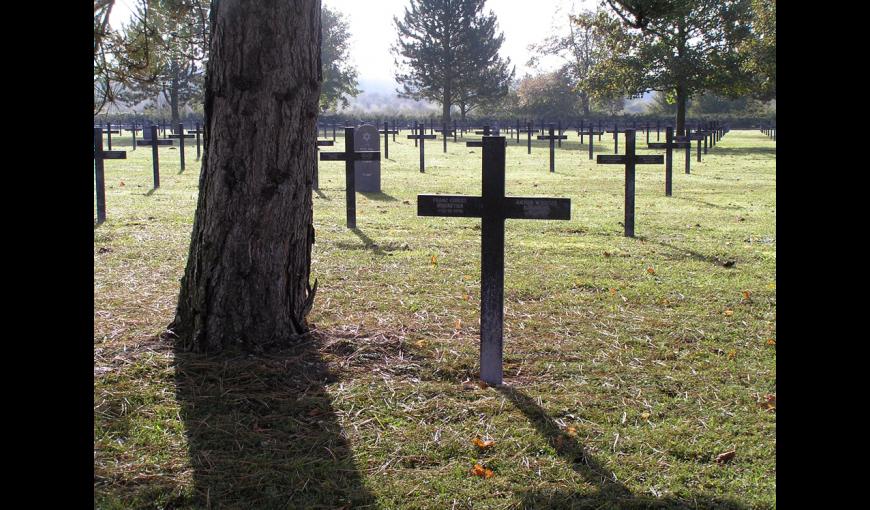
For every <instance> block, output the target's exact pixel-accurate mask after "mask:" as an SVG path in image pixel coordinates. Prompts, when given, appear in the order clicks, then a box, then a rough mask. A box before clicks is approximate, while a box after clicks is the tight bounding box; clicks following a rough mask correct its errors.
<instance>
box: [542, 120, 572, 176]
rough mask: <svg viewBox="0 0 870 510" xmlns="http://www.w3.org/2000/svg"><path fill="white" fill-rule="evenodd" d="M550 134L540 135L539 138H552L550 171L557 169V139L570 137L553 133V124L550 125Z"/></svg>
mask: <svg viewBox="0 0 870 510" xmlns="http://www.w3.org/2000/svg"><path fill="white" fill-rule="evenodd" d="M549 128H550V134H549V135H547V136H540V135H538V140H550V172H555V171H556V140H557V139H559V140H564V139H567V138H568V137H567V136H565V135H556V134H553V124H550V125H549Z"/></svg>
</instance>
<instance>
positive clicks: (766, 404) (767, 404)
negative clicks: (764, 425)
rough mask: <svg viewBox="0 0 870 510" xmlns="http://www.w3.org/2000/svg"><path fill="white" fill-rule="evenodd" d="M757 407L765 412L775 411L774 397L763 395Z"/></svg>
mask: <svg viewBox="0 0 870 510" xmlns="http://www.w3.org/2000/svg"><path fill="white" fill-rule="evenodd" d="M758 405H760V406H761V407H763V408H764V409H765V411H776V395H765V396H764V398H763V400H762V401H761V402H759V403H758Z"/></svg>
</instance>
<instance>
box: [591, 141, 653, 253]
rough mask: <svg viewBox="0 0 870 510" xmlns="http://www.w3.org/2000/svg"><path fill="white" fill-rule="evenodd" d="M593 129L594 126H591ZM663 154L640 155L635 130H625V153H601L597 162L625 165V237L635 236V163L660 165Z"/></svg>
mask: <svg viewBox="0 0 870 510" xmlns="http://www.w3.org/2000/svg"><path fill="white" fill-rule="evenodd" d="M590 129H592V128H590ZM662 159H663V158H662V156H661V155H650V156H638V155H636V153H635V144H634V130H633V129H627V130H625V154H623V155H615V154H601V155H599V156H598V159H597V160H596V162H597V163H598V164H599V165H601V164H603V165H625V219H624V220H623V228H624V229H625V237H634V170H635V168H634V167H635V165H660V164H662Z"/></svg>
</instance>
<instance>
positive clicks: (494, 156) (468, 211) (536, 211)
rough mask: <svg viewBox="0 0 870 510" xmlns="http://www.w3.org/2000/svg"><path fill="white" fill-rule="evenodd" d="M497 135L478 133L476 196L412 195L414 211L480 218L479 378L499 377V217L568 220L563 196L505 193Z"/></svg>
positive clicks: (501, 282) (501, 147)
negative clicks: (480, 174) (479, 166)
mask: <svg viewBox="0 0 870 510" xmlns="http://www.w3.org/2000/svg"><path fill="white" fill-rule="evenodd" d="M506 143H507V140H506V139H505V138H504V137H503V136H484V138H483V183H482V191H483V193H482V194H481V196H479V197H477V196H467V195H417V216H448V217H462V218H481V219H482V221H481V228H480V230H481V243H480V245H481V264H480V274H481V282H480V378H481V379H482V380H483V381H484V382H486V383H487V384H490V385H494V386H497V385H499V384H501V383H502V379H503V364H502V352H503V343H504V342H503V340H504V237H505V235H504V222H505V219H508V218H511V219H531V220H568V219H571V200H570V199H568V198H526V197H506V196H505V194H504V192H505V144H506Z"/></svg>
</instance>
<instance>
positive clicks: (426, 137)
mask: <svg viewBox="0 0 870 510" xmlns="http://www.w3.org/2000/svg"><path fill="white" fill-rule="evenodd" d="M415 124H416V123H415ZM424 130H425V126H424V127H423V128H422V129H421V130H420V134H418V135H407V136H408V138H409V139H411V140H414V143H415V144H416V143H417V140H419V141H420V173H426V163H425V162H424V158H425V156H426V148H425V147H426V140H434V139H435V135H426V134H423V131H424Z"/></svg>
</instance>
